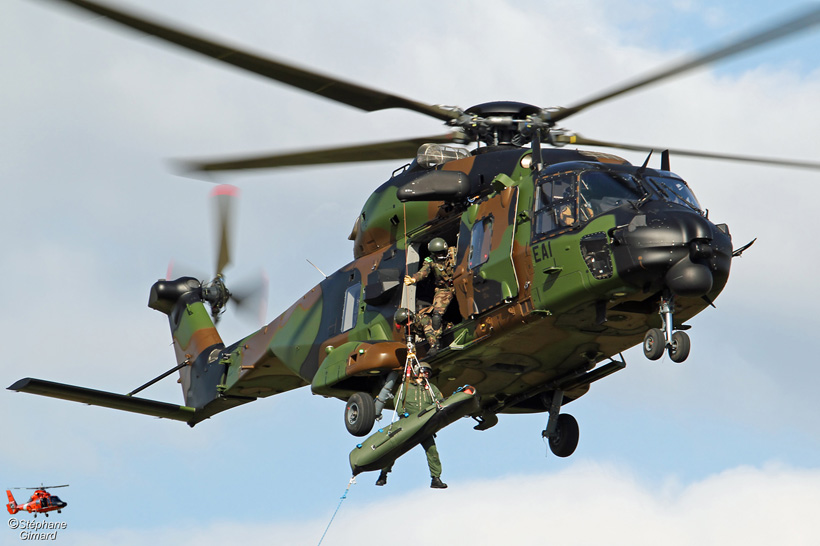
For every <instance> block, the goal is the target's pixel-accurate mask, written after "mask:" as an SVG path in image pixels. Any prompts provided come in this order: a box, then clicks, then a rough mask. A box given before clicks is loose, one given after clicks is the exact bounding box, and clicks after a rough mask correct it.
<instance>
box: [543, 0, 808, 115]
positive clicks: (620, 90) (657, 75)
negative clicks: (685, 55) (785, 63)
mask: <svg viewBox="0 0 820 546" xmlns="http://www.w3.org/2000/svg"><path fill="white" fill-rule="evenodd" d="M818 23H820V7H812V8H811V9H808V10H806V11H801V12H799V13H797V14H796V15H794V16H792V17H791V18H789V19H786V20H785V21H782V22H779V23H777V24H775V25H773V26H771V27H766V28H764V29H762V30H759V31H757V32H754V33H752V34H749V35H747V36H746V37H744V38H741V39H738V40H736V41H734V42H731V43H729V44H727V45H724V46H721V47H717V48H715V49H713V50H710V51H706V52H704V53H702V54H701V55H698V56H696V57H694V58H691V59H686V60H683V61H681V62H678V63H675V64H672V65H671V66H669V67H668V68H663V69H660V70H658V71H656V72H653V73H650V74H648V75H647V76H644V77H642V78H638V79H636V80H634V81H632V82H628V83H626V84H623V85H621V86H618V87H615V88H614V89H611V90H609V91H605V92H603V93H601V94H600V95H597V96H594V97H592V98H590V99H587V100H585V101H583V102H581V103H579V104H576V105H575V106H570V107H567V108H558V109H557V110H556V111H555V112H553V113H551V115H550V117H549V119H550V121H551V122H553V123H555V122H558V121H561V120H562V119H565V118H568V117H569V116H571V115H573V114H577V113H578V112H580V111H581V110H584V109H586V108H589V107H590V106H593V105H595V104H598V103H600V102H604V101H606V100H609V99H611V98H614V97H617V96H619V95H623V94H624V93H627V92H629V91H634V90H635V89H639V88H641V87H646V86H648V85H651V84H653V83H657V82H659V81H661V80H665V79H668V78H671V77H672V76H676V75H678V74H682V73H684V72H687V71H689V70H693V69H695V68H698V67H700V66H704V65H707V64H710V63H714V62H716V61H719V60H721V59H725V58H727V57H731V56H733V55H737V54H739V53H742V52H744V51H748V50H750V49H753V48H755V47H759V46H762V45H764V44H767V43H769V42H773V41H775V40H779V39H781V38H785V37H786V36H789V35H791V34H795V33H797V32H800V31H802V30H806V29H808V28H810V27H812V26H814V25H817V24H818Z"/></svg>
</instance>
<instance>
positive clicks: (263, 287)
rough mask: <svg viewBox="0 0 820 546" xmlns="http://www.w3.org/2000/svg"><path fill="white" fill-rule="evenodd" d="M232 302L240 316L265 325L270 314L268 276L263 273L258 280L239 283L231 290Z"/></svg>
mask: <svg viewBox="0 0 820 546" xmlns="http://www.w3.org/2000/svg"><path fill="white" fill-rule="evenodd" d="M231 300H233V302H234V304H235V306H234V309H235V310H236V312H237V313H238V314H241V315H243V316H245V317H246V318H248V319H250V320H253V321H254V322H256V323H258V324H264V323H265V317H266V315H267V312H268V276H267V275H266V274H265V272H264V271H262V272H261V273H260V275H259V277H258V278H256V279H253V280H247V281H244V282H242V283H239V284H238V286H235V287H234V288H233V289H232V290H231Z"/></svg>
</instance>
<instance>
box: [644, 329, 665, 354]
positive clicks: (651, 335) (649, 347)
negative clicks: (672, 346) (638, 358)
mask: <svg viewBox="0 0 820 546" xmlns="http://www.w3.org/2000/svg"><path fill="white" fill-rule="evenodd" d="M665 348H666V342H665V340H664V339H663V332H662V331H660V330H659V329H658V328H652V329H651V330H649V331H648V332H647V333H646V335H645V336H644V338H643V354H644V356H646V358H648V359H649V360H658V359H659V358H660V357H662V356H663V350H664V349H665Z"/></svg>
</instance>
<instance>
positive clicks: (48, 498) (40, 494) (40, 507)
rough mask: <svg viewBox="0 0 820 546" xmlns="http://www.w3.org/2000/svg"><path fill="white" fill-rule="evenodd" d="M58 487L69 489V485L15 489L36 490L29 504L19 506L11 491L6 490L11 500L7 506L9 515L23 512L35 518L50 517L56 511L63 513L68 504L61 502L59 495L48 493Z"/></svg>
mask: <svg viewBox="0 0 820 546" xmlns="http://www.w3.org/2000/svg"><path fill="white" fill-rule="evenodd" d="M58 487H68V484H66V485H48V486H45V485H41V486H40V487H13V488H12V489H34V490H35V491H34V494H32V495H31V498H30V499H29V500H28V502H26V503H24V504H17V501H15V500H14V495H12V493H11V490H9V489H6V495H7V496H8V498H9V503H8V504H7V505H6V509H7V510H8V511H9V514H16V513H17V512H23V511H25V512H28V513H30V514H31V513H33V514H34V517H35V518H36V517H37V514H45V516H46V517H48V513H49V512H53V511H55V510H56V511H57V513H58V514H59V513H61V512H62V511H63V508H65V507H66V506H68V503H67V502H65V501H63V500H60V497H58V496H57V495H52V494H51V493H49V492H48V491H47V490H48V489H56V488H58Z"/></svg>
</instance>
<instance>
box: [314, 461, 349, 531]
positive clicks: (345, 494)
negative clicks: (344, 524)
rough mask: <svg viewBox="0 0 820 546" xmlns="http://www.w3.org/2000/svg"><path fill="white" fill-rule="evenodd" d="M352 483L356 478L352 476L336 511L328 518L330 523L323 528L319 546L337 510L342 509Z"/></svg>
mask: <svg viewBox="0 0 820 546" xmlns="http://www.w3.org/2000/svg"><path fill="white" fill-rule="evenodd" d="M354 483H356V476H353V477H352V478H350V481H349V482H347V488H346V489H345V492H344V494H343V495H342V498H341V499H339V505H338V506H337V507H336V511H335V512H333V515H332V516H331V517H330V521H329V522H328V523H327V527H325V532H324V533H322V538H320V539H319V545H321V544H322V541H323V540H324V539H325V535H326V534H327V530H328V529H330V524H331V523H333V519H334V518H335V517H336V514H338V513H339V508H341V507H342V503H343V502H344V501H345V499H346V498H347V492H348V491H350V486H351V485H353V484H354ZM319 545H317V546H319Z"/></svg>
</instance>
